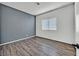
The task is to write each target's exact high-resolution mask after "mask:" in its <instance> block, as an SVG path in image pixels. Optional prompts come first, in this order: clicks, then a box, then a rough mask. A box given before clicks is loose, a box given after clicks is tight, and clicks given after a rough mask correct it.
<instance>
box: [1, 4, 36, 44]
mask: <svg viewBox="0 0 79 59" xmlns="http://www.w3.org/2000/svg"><path fill="white" fill-rule="evenodd" d="M0 6H1V7H0V10H1V11H0V12H1V13H0V15H1V19H0V20H1V43H6V42H10V41H14V40H18V39H22V38H26V37H29V36H33V35H35V16H33V15H30V14H27V13H24V12H21V11H18V10H16V9H13V8H10V7H7V6H5V5H2V4H1V5H0Z"/></svg>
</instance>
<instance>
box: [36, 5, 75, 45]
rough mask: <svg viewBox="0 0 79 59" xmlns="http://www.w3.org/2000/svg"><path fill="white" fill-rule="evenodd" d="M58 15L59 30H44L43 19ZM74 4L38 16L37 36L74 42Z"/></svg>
mask: <svg viewBox="0 0 79 59" xmlns="http://www.w3.org/2000/svg"><path fill="white" fill-rule="evenodd" d="M49 17H52V18H53V17H56V19H57V30H50V31H49V30H48V31H47V30H46V31H45V30H42V28H41V20H43V19H45V18H49ZM74 21H75V19H74V5H73V4H71V5H68V6H65V7H63V8H59V9H56V10H54V11H51V12H48V13H45V14H42V15H38V16H36V36H40V37H44V38H48V39H51V40H56V41H61V42H65V43H69V44H72V43H74V40H75V37H74V36H75V24H74Z"/></svg>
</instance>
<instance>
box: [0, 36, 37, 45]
mask: <svg viewBox="0 0 79 59" xmlns="http://www.w3.org/2000/svg"><path fill="white" fill-rule="evenodd" d="M32 37H35V35H33V36H29V37H26V38H22V39H18V40H14V41H10V42H6V43H2V44H0V46H2V45H6V44H10V43H14V42H18V41H22V40H26V39H29V38H32Z"/></svg>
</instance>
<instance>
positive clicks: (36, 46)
mask: <svg viewBox="0 0 79 59" xmlns="http://www.w3.org/2000/svg"><path fill="white" fill-rule="evenodd" d="M0 55H1V56H74V55H75V49H74V47H73V46H72V45H69V44H65V43H61V42H57V41H54V40H49V39H45V38H39V37H33V38H30V39H27V40H23V41H19V42H15V43H11V44H7V45H4V46H0Z"/></svg>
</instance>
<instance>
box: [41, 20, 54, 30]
mask: <svg viewBox="0 0 79 59" xmlns="http://www.w3.org/2000/svg"><path fill="white" fill-rule="evenodd" d="M42 30H56V18H50V19H44V20H42Z"/></svg>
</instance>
